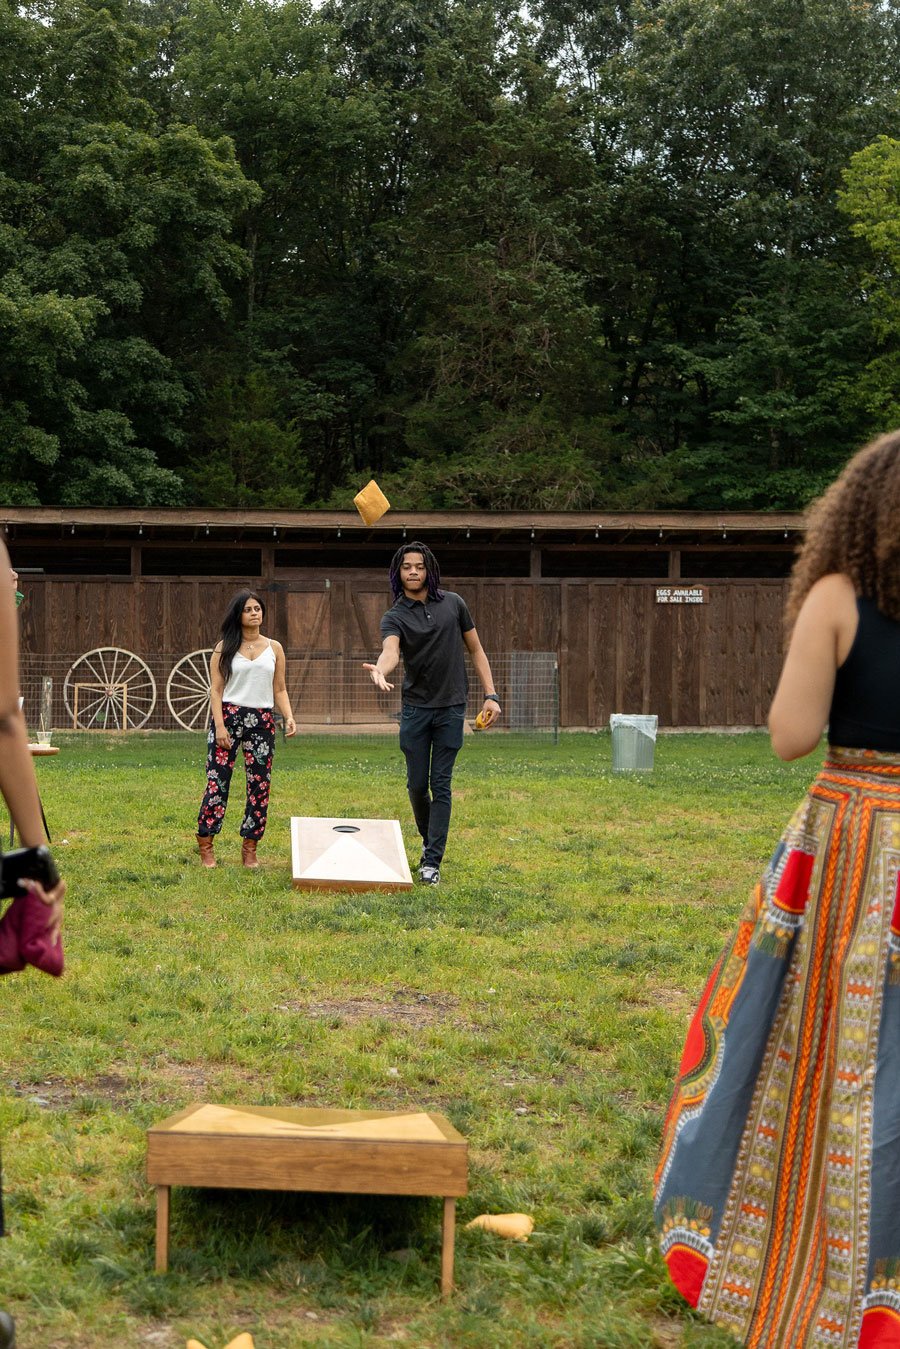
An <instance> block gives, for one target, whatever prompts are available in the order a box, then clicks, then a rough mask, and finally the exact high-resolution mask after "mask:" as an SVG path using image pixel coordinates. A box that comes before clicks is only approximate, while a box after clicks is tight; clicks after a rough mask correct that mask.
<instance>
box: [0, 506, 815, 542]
mask: <svg viewBox="0 0 900 1349" xmlns="http://www.w3.org/2000/svg"><path fill="white" fill-rule="evenodd" d="M804 523H805V517H804V516H803V515H802V514H800V513H799V512H779V513H774V512H773V513H767V512H752V511H730V512H729V511H721V512H713V511H641V512H619V511H527V512H526V511H426V512H405V511H391V512H390V513H389V514H388V515H386V516H383V517H382V519H381V520H379V521H378V522H377V523H376V524H374V525H366V524H364V523H363V521H362V520H361V519H360V517H359V515H358V514H357V512H356V511H327V510H323V511H291V510H279V509H262V510H203V509H196V508H191V509H190V510H182V509H177V508H167V509H158V510H141V509H137V508H134V509H132V508H129V509H127V510H123V509H114V508H103V507H79V508H67V507H57V506H15V507H13V506H9V507H0V525H2V526H3V528H4V530H5V534H6V536H7V538H9V539H11V540H15V539H24V538H28V539H45V540H51V539H53V538H65V537H67V536H69V537H71V535H72V534H77V535H78V536H79V537H80V538H81V539H82V540H84V539H85V538H91V539H93V540H95V541H97V542H103V541H108V542H111V543H112V542H116V543H119V544H121V543H123V542H125V541H130V542H139V541H141V540H145V541H147V542H156V543H166V542H187V541H190V542H198V543H199V542H203V541H207V542H209V543H210V544H214V543H215V544H219V545H221V544H223V543H228V544H233V543H246V544H253V545H255V546H257V547H258V546H259V545H261V544H265V543H269V544H272V543H276V544H278V545H284V544H290V543H295V544H306V545H313V546H323V545H334V544H335V543H336V542H337V541H338V540H340V542H341V545H342V546H343V547H350V548H352V547H367V548H371V547H373V546H376V547H383V548H385V549H386V550H391V549H394V548H396V547H398V546H399V544H400V543H401V542H402V541H403V540H404V539H407V540H409V539H415V538H420V537H421V538H423V539H425V540H427V541H428V542H429V544H431V545H432V546H436V545H440V544H444V543H448V544H449V543H452V544H453V545H454V546H462V545H465V543H466V541H467V540H468V541H469V542H470V543H471V544H474V545H476V546H480V547H485V546H496V545H504V546H506V547H510V546H516V547H521V546H529V545H532V544H533V545H535V546H542V545H543V546H554V547H563V548H565V547H595V548H596V547H606V546H625V547H628V546H632V547H634V546H639V547H640V546H644V547H646V546H647V545H649V544H654V545H656V546H658V545H659V544H660V543H664V544H668V545H669V546H670V547H686V546H690V545H691V544H701V545H702V544H706V545H709V544H711V543H718V544H719V545H720V546H721V545H722V544H725V545H728V546H731V547H766V548H771V547H773V546H778V545H779V544H780V545H781V546H784V544H785V542H788V543H790V544H794V543H796V541H797V539H798V537H799V536H800V535H802V533H803V530H804Z"/></svg>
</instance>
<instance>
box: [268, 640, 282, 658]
mask: <svg viewBox="0 0 900 1349" xmlns="http://www.w3.org/2000/svg"><path fill="white" fill-rule="evenodd" d="M269 645H270V646H271V648H272V650H273V651H274V652H275V655H276V656H283V655H284V647H283V646H282V645H281V643H280V642H276V640H275V638H274V637H270V638H269Z"/></svg>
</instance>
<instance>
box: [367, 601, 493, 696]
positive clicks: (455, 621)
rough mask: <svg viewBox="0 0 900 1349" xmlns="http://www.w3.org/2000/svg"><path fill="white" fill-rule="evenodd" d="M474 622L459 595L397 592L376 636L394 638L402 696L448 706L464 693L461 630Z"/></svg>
mask: <svg viewBox="0 0 900 1349" xmlns="http://www.w3.org/2000/svg"><path fill="white" fill-rule="evenodd" d="M474 627H475V624H474V623H473V622H472V615H471V614H470V613H469V611H468V609H467V608H466V602H465V600H464V599H463V598H462V596H461V595H456V594H454V593H453V591H452V590H445V591H444V597H443V599H440V600H426V601H425V602H424V604H423V603H422V601H421V600H410V599H407V597H406V596H405V595H401V596H400V598H399V599H398V600H397V601H396V603H395V604H394V605H393V607H392V608H390V609H388V611H387V613H386V614H385V615H384V617H383V618H382V620H381V635H382V637H399V638H400V654H401V656H402V657H403V665H404V675H403V701H404V702H405V703H413V704H414V705H415V706H416V707H453V706H454V705H455V704H458V703H464V702H465V701H466V695H467V694H468V692H469V681H468V679H467V677H466V662H465V659H464V644H463V640H462V634H463V633H464V632H471V631H472V629H473V628H474Z"/></svg>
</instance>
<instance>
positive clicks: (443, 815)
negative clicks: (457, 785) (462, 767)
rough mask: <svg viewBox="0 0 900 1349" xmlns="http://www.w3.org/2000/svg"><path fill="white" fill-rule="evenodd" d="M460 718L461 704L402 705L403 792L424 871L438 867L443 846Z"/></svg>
mask: <svg viewBox="0 0 900 1349" xmlns="http://www.w3.org/2000/svg"><path fill="white" fill-rule="evenodd" d="M465 714H466V706H465V703H459V704H458V705H455V706H453V707H414V706H413V705H412V704H411V703H404V704H403V711H402V713H401V716H400V748H401V749H402V750H403V753H404V754H405V756H406V787H407V790H408V792H409V800H410V805H411V806H412V808H413V814H414V815H415V817H416V827H417V829H418V831H419V833H420V834H421V835H422V844H423V851H422V863H423V865H424V866H429V867H439V866H440V865H441V858H442V857H443V856H444V849H445V848H446V846H447V831H448V830H449V828H450V805H451V793H450V779H451V777H452V776H453V765H454V763H455V762H456V756H457V754H458V753H459V751H460V750H461V748H462V742H463V719H464V717H465ZM429 789H430V792H429Z"/></svg>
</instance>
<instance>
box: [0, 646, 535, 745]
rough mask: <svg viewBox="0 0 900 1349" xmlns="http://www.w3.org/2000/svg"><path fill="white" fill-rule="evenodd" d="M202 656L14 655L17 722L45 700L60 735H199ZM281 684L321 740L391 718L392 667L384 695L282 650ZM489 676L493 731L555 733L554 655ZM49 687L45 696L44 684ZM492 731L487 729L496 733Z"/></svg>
mask: <svg viewBox="0 0 900 1349" xmlns="http://www.w3.org/2000/svg"><path fill="white" fill-rule="evenodd" d="M209 654H210V652H209V651H204V650H200V651H191V652H183V651H182V652H172V653H169V654H159V653H154V654H152V655H142V654H141V653H140V652H135V651H128V650H126V649H125V648H121V647H96V648H94V649H92V650H91V651H83V652H68V653H62V654H57V655H55V656H44V655H32V654H27V653H26V654H23V656H22V660H21V692H22V695H23V697H24V700H25V704H24V706H25V717H26V720H27V722H28V725H29V727H30V728H35V729H36V728H37V727H38V725H39V721H40V718H41V710H42V706H46V705H47V703H48V702H49V707H50V721H51V725H52V727H53V728H54V729H56V730H61V731H62V730H65V731H73V730H80V731H105V732H120V731H132V730H153V731H161V730H162V731H177V730H193V731H197V732H198V733H203V732H205V730H206V727H207V724H208V719H209V704H208V683H207V681H208V669H209V666H208V658H209ZM286 657H287V686H288V693H289V695H290V699H291V706H292V707H293V710H294V716H295V717H296V719H297V723H298V725H299V726H300V727H301V729H302V730H303V731H304V732H308V733H312V734H322V735H347V736H354V737H357V738H358V737H361V736H366V735H385V734H388V733H391V732H395V731H396V730H397V726H398V724H399V720H400V689H401V686H402V683H403V670H402V666H398V668H397V670H396V671H395V672H394V674H393V675H392V676H391V682H392V683H393V684H394V690H393V692H392V693H381V692H380V691H379V690H378V689H376V688H375V686H374V685H373V683H372V681H371V679H370V677H369V674H368V671H366V670H364V669H363V661H364V660H367V659H370V657H368V656H364V655H360V656H359V657H350V656H333V655H327V654H325V655H315V654H310V653H308V652H302V651H288V652H287V653H286ZM490 662H491V670H492V673H493V675H494V680H495V684H496V690H497V694H498V696H499V698H500V701H501V706H502V708H503V716H502V719H501V722H500V725H499V727H498V728H497V731H501V732H505V733H507V734H518V735H536V736H540V737H547V736H550V737H552V739H553V740H554V742H555V741H556V740H557V738H558V734H559V666H558V661H557V656H556V652H555V651H507V652H501V653H500V654H499V655H491V657H490ZM466 663H467V666H468V670H469V700H468V706H467V709H466V710H467V716H469V717H470V718H472V719H474V717H475V716H476V714H477V713H478V711H479V710H480V708H481V705H482V701H483V699H482V692H481V686H480V684H479V682H478V680H477V678H476V677H475V675H474V671H473V670H472V668H471V664H470V662H469V658H468V656H466ZM48 678H49V679H50V680H52V689H51V690H49V691H47V690H45V684H44V681H45V680H46V679H48ZM497 731H492V734H496V733H497Z"/></svg>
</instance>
